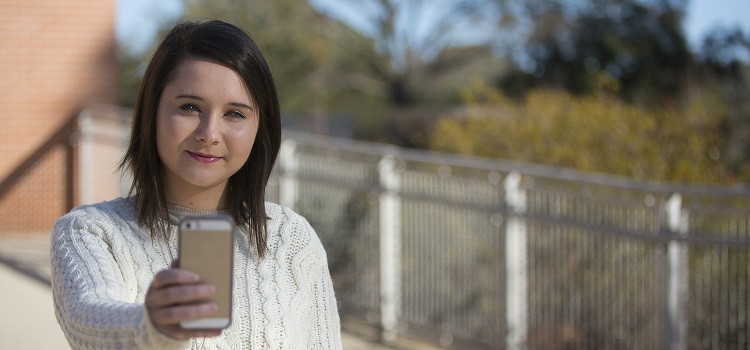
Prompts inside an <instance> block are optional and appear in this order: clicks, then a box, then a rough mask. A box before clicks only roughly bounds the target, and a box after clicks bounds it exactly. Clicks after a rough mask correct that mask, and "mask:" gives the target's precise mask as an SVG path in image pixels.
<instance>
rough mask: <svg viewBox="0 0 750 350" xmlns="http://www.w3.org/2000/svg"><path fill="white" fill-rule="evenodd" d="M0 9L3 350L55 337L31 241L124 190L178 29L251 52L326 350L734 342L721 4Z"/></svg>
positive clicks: (74, 1) (736, 208)
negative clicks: (138, 103)
mask: <svg viewBox="0 0 750 350" xmlns="http://www.w3.org/2000/svg"><path fill="white" fill-rule="evenodd" d="M0 5H1V6H0V88H1V89H2V92H3V93H2V94H0V111H1V112H2V113H0V118H3V127H2V128H0V150H1V151H0V223H2V225H0V272H2V273H3V274H2V275H0V281H3V282H2V283H3V284H4V285H12V286H14V287H13V288H8V289H6V290H4V291H3V293H7V295H4V297H3V298H0V299H3V300H5V302H8V303H9V304H8V306H7V307H8V308H12V307H19V306H25V307H30V305H34V306H35V307H37V306H38V313H37V311H34V312H25V313H24V312H22V311H19V313H20V314H22V315H23V314H25V315H27V316H24V317H26V318H23V319H18V318H8V317H5V316H3V317H0V321H1V322H3V323H2V324H1V325H3V326H2V327H0V329H2V330H0V332H4V333H0V348H18V347H20V346H19V345H18V343H14V341H17V340H14V339H22V340H24V341H25V340H28V341H32V340H33V341H46V340H50V341H52V342H55V341H58V343H57V344H59V342H62V343H63V344H64V341H61V339H62V335H61V334H60V332H59V330H58V329H57V326H56V324H55V321H54V316H53V315H52V313H51V301H50V300H49V299H48V297H49V266H48V265H49V257H48V242H47V241H48V239H49V230H50V228H51V226H52V224H53V223H54V220H55V219H56V218H57V217H59V216H61V215H62V214H64V213H65V212H67V211H68V210H70V209H71V208H73V207H74V206H76V205H80V204H84V203H92V202H97V201H101V200H105V199H111V198H114V197H117V196H121V195H124V194H125V193H126V191H127V189H128V186H129V180H128V178H127V176H121V174H119V173H118V172H117V171H116V164H117V161H118V160H119V157H120V156H121V154H122V151H123V147H124V145H125V144H126V143H127V139H128V133H129V118H130V108H131V107H132V105H133V103H134V99H135V95H136V92H137V89H138V85H139V83H140V79H141V76H142V74H143V71H144V69H145V65H146V64H147V61H148V58H149V57H150V55H151V53H152V50H153V49H154V47H155V46H156V45H157V43H158V40H159V38H160V37H161V36H162V35H163V34H164V33H165V31H167V30H168V29H169V28H171V26H172V25H174V24H175V23H177V22H178V21H180V20H182V19H186V18H199V17H200V18H206V17H207V18H218V19H222V20H225V21H229V22H232V23H234V24H236V25H238V26H240V27H242V28H244V29H245V30H246V31H247V32H248V33H249V34H250V35H251V36H252V37H253V38H254V39H255V40H256V42H257V43H258V44H259V46H260V47H261V48H262V49H263V51H264V53H265V54H266V56H267V58H268V60H269V62H270V65H271V68H272V70H273V71H274V74H275V78H276V82H277V85H278V89H279V92H280V97H281V103H282V111H283V124H284V130H285V131H284V139H285V140H284V145H283V147H282V152H281V155H280V158H279V163H278V166H277V168H276V169H275V172H274V175H273V177H272V181H271V183H270V184H269V189H268V197H269V198H268V199H269V200H272V201H277V202H280V203H282V204H284V205H288V206H290V207H292V208H294V209H295V210H297V211H298V212H300V213H301V214H303V215H304V216H305V217H307V218H308V219H309V220H310V222H311V224H312V225H313V227H315V229H316V230H317V231H318V234H319V235H320V237H321V240H322V241H323V243H324V245H325V246H326V249H327V251H328V255H329V264H330V268H331V273H332V275H333V277H334V283H335V286H336V290H337V298H338V299H339V309H340V313H341V315H342V319H343V320H344V326H345V330H346V331H347V332H348V334H350V335H353V337H352V338H347V339H350V341H352V342H355V341H358V340H357V339H364V340H361V341H363V342H365V343H360V344H364V345H348V348H352V349H354V348H355V347H356V346H363V348H371V347H373V346H375V345H374V344H375V342H376V341H379V342H382V343H386V344H388V345H389V346H391V347H394V348H419V347H420V346H422V347H427V346H432V347H440V348H455V349H472V348H477V349H504V348H508V349H521V348H529V349H602V348H611V349H620V348H626V349H632V348H643V349H656V348H665V349H666V348H671V349H687V348H690V349H704V348H705V349H745V348H747V347H748V346H750V345H748V344H749V343H750V325H749V324H748V320H749V319H750V318H749V317H748V314H750V290H748V284H749V283H750V203H748V201H750V187H748V185H747V184H748V182H750V163H749V162H748V160H750V142H748V141H747V140H748V137H750V102H748V101H750V100H749V99H748V98H747V97H748V94H749V93H750V90H749V88H750V86H749V85H748V78H750V21H749V20H750V15H748V14H750V3H748V2H746V1H744V0H721V1H708V0H575V1H564V0H432V1H427V0H412V1H396V0H349V1H344V0H310V1H306V0H276V1H270V0H267V1H261V0H183V1H180V0H170V1H161V2H149V1H145V0H137V1H124V0H121V1H114V0H109V1H105V0H96V1H79V0H71V1H66V2H49V1H41V0H30V1H29V0H27V1H12V0H2V1H0ZM16 301H18V302H16ZM22 301H27V302H22ZM21 310H23V308H22V309H21ZM33 310H37V309H33ZM42 319H44V320H46V321H45V322H46V323H44V322H42V321H40V320H42ZM42 323H43V324H46V325H47V326H48V328H44V331H43V332H44V333H45V334H50V336H49V337H42V338H43V339H42V338H40V337H38V336H35V335H34V334H38V332H39V329H40V327H41V324H42ZM22 329H29V330H35V331H36V332H35V333H29V334H26V333H24V332H21V331H20V330H22ZM53 335H54V336H53ZM32 338H33V339H32ZM29 344H30V343H29ZM34 344H36V346H32V347H38V348H56V346H57V345H50V344H46V345H41V344H37V343H34ZM349 344H354V343H349ZM24 345H28V344H24ZM62 348H64V346H63V347H62Z"/></svg>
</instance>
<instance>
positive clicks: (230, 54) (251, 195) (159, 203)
mask: <svg viewBox="0 0 750 350" xmlns="http://www.w3.org/2000/svg"><path fill="white" fill-rule="evenodd" d="M188 58H199V59H208V60H211V61H215V62H217V63H220V64H223V65H225V66H227V67H229V68H231V69H232V70H234V71H235V72H236V73H237V74H238V75H239V76H240V77H242V80H243V81H244V83H245V85H246V86H247V87H248V89H249V90H250V94H251V95H252V98H253V101H255V103H256V104H257V106H258V118H259V120H258V132H257V136H256V137H255V141H254V144H253V148H252V151H251V153H250V156H249V157H248V159H247V160H246V161H245V164H244V165H243V166H242V168H240V170H239V171H237V173H235V174H234V175H232V176H231V177H230V178H229V181H228V182H227V189H226V190H227V194H228V208H227V209H228V210H229V212H230V214H231V215H232V216H233V217H234V220H235V222H236V223H237V224H238V225H240V226H245V227H247V229H248V232H249V235H250V237H249V239H250V241H251V242H253V243H255V247H256V248H257V250H258V254H259V255H260V256H261V257H262V256H264V254H265V251H266V238H267V232H266V230H267V229H266V221H267V219H268V217H267V216H266V211H265V189H266V184H267V183H268V178H269V176H270V175H271V170H272V169H273V165H274V163H275V162H276V156H277V155H278V153H279V147H280V145H281V118H280V112H279V99H278V95H277V92H276V85H275V84H274V81H273V77H272V75H271V70H270V68H269V67H268V63H267V62H266V59H265V58H264V57H263V54H262V53H261V51H260V49H259V48H258V46H257V45H256V44H255V42H253V40H252V39H251V38H250V36H248V35H247V33H245V32H244V31H243V30H242V29H240V28H238V27H236V26H234V25H232V24H229V23H226V22H222V21H217V20H207V21H206V20H200V21H188V22H183V23H179V24H177V25H176V26H175V27H174V28H173V29H172V30H171V31H170V32H169V33H168V34H167V35H166V36H165V37H164V39H163V41H162V42H161V43H160V44H159V46H158V47H157V49H156V51H155V53H154V56H153V57H152V58H151V61H150V62H149V65H148V68H146V72H145V74H144V76H143V82H142V83H141V87H140V90H139V91H138V96H137V100H136V103H135V107H134V110H133V125H132V131H131V136H130V144H129V145H128V149H127V151H126V153H125V156H124V157H123V159H122V161H121V162H120V168H121V169H128V170H130V172H131V173H132V175H133V184H132V186H131V188H130V193H129V195H131V196H132V198H133V199H134V203H133V204H134V206H135V212H136V216H137V219H138V224H139V225H141V226H142V227H145V228H147V229H149V230H150V232H151V237H152V239H158V238H161V239H167V238H168V237H167V235H168V229H169V226H168V220H167V218H168V213H167V198H166V195H165V184H164V174H163V170H162V163H161V160H160V159H159V155H158V153H157V149H156V115H157V108H158V106H159V99H160V98H161V94H162V92H163V91H164V87H165V86H166V85H167V83H169V81H170V80H171V79H173V78H174V74H175V69H176V68H177V66H178V65H179V64H180V63H182V62H183V61H185V60H186V59H188Z"/></svg>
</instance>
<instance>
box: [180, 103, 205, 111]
mask: <svg viewBox="0 0 750 350" xmlns="http://www.w3.org/2000/svg"><path fill="white" fill-rule="evenodd" d="M179 108H180V110H181V111H183V112H200V111H201V109H200V108H198V106H196V105H194V104H192V103H186V104H184V105H181V106H180V107H179Z"/></svg>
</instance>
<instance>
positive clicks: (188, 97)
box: [175, 94, 253, 110]
mask: <svg viewBox="0 0 750 350" xmlns="http://www.w3.org/2000/svg"><path fill="white" fill-rule="evenodd" d="M175 98H187V99H191V100H198V101H205V100H206V99H204V98H203V97H200V96H196V95H190V94H180V95H177V96H175ZM228 104H229V105H230V106H234V107H239V108H246V109H249V110H253V107H250V106H249V105H247V104H245V103H242V102H229V103H228Z"/></svg>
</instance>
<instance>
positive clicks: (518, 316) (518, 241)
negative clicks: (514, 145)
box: [503, 172, 528, 350]
mask: <svg viewBox="0 0 750 350" xmlns="http://www.w3.org/2000/svg"><path fill="white" fill-rule="evenodd" d="M503 185H504V187H505V203H506V205H507V207H508V220H507V221H506V222H507V224H506V227H505V269H506V281H505V283H506V288H505V290H506V306H505V310H506V311H505V317H506V324H507V328H508V333H507V336H506V348H507V349H508V350H519V349H524V348H525V347H526V332H527V328H528V325H527V323H526V322H527V320H528V316H527V310H528V301H527V289H528V281H527V278H528V276H527V272H526V250H527V247H526V219H525V218H524V217H523V214H524V213H525V212H526V191H525V190H524V189H523V188H522V187H521V174H519V173H517V172H511V173H510V174H508V176H507V177H506V178H505V181H504V182H503Z"/></svg>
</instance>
